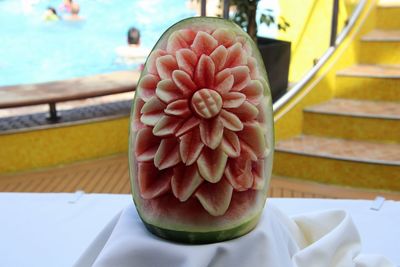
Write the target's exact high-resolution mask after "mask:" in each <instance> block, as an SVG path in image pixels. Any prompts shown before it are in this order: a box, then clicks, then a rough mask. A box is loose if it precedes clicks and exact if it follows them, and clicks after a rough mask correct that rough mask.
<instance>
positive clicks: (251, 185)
mask: <svg viewBox="0 0 400 267" xmlns="http://www.w3.org/2000/svg"><path fill="white" fill-rule="evenodd" d="M145 70H146V74H145V75H144V76H143V77H142V78H141V80H140V83H139V85H138V89H137V96H136V99H135V106H134V117H133V120H134V123H133V131H134V132H136V136H135V143H134V145H135V158H136V161H137V179H138V185H139V192H140V196H141V197H142V198H143V199H154V198H157V197H159V196H161V195H163V194H168V193H169V194H173V196H174V197H175V198H177V199H178V200H179V201H180V202H186V201H187V200H188V199H191V198H196V199H197V200H198V201H199V202H200V204H201V205H202V206H203V208H204V209H205V210H206V211H207V212H208V213H209V214H211V215H213V216H220V215H223V214H225V213H226V211H227V210H228V209H229V206H230V203H231V199H232V196H233V195H234V194H235V193H236V192H242V191H247V190H260V189H262V188H263V187H264V183H265V181H264V174H263V172H264V166H265V164H264V160H265V158H266V156H267V154H268V152H269V150H268V146H267V142H266V126H265V124H266V122H265V120H266V119H265V117H264V116H265V115H264V113H265V112H264V111H263V109H264V108H265V107H264V105H266V104H265V103H264V102H265V99H264V95H263V93H264V84H266V81H265V80H264V79H263V78H262V77H261V76H260V75H259V73H258V67H257V63H256V60H255V58H254V57H253V56H252V51H251V48H250V45H249V44H248V43H247V41H246V39H245V38H243V37H241V36H237V35H236V34H235V33H233V32H230V31H228V30H224V29H217V30H214V31H201V30H198V31H196V30H187V29H184V30H179V31H176V32H174V33H172V34H171V35H170V37H169V39H168V42H167V44H166V46H165V48H164V49H157V50H155V51H153V52H152V53H151V55H150V56H149V59H148V61H147V63H146V69H145ZM263 100H264V101H263Z"/></svg>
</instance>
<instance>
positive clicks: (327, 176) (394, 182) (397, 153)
mask: <svg viewBox="0 0 400 267" xmlns="http://www.w3.org/2000/svg"><path fill="white" fill-rule="evenodd" d="M274 173H275V174H276V175H282V176H288V177H298V178H301V179H307V180H313V181H319V182H323V183H331V184H341V185H347V186H353V187H363V188H375V189H385V190H394V191H400V144H385V143H377V142H366V141H354V140H346V139H338V138H327V137H317V136H308V135H302V136H297V137H295V138H292V139H288V140H283V141H280V142H278V143H277V144H276V151H275V159H274Z"/></svg>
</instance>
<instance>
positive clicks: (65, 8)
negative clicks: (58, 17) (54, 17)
mask: <svg viewBox="0 0 400 267" xmlns="http://www.w3.org/2000/svg"><path fill="white" fill-rule="evenodd" d="M58 10H59V11H60V12H64V13H71V10H72V0H63V2H62V3H61V4H60V5H59V7H58Z"/></svg>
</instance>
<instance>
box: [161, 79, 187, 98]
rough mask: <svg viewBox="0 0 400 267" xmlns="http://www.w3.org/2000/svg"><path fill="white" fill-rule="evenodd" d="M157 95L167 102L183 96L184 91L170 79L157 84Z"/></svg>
mask: <svg viewBox="0 0 400 267" xmlns="http://www.w3.org/2000/svg"><path fill="white" fill-rule="evenodd" d="M156 95H157V96H158V98H159V99H161V100H162V101H164V102H165V103H167V104H168V103H170V102H172V101H175V100H177V99H180V98H182V96H183V94H182V91H181V90H180V89H179V88H178V87H177V86H176V85H175V83H174V82H173V81H172V80H170V79H167V80H162V81H160V82H159V83H158V84H157V89H156Z"/></svg>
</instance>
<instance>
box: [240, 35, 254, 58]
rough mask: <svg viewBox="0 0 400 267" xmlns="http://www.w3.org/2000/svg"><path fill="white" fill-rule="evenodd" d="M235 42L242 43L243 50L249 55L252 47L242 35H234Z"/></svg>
mask: <svg viewBox="0 0 400 267" xmlns="http://www.w3.org/2000/svg"><path fill="white" fill-rule="evenodd" d="M236 42H238V43H240V44H242V49H243V51H244V52H245V53H246V54H247V55H248V56H251V54H252V52H253V51H252V48H251V45H250V43H249V41H248V40H247V39H246V38H245V37H243V36H238V37H236Z"/></svg>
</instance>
